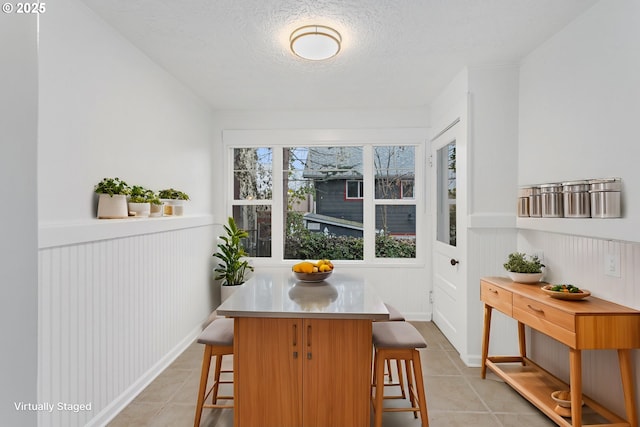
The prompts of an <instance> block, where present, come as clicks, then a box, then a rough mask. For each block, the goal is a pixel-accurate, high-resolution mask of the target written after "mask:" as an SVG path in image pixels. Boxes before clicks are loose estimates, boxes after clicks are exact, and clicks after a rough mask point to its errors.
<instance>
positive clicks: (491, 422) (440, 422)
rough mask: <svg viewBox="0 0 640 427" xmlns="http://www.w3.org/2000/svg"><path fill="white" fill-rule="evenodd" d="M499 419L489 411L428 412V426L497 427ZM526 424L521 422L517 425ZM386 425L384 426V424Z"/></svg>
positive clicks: (520, 426) (521, 426)
mask: <svg viewBox="0 0 640 427" xmlns="http://www.w3.org/2000/svg"><path fill="white" fill-rule="evenodd" d="M497 426H500V424H499V421H498V420H497V419H496V418H495V416H493V415H492V414H490V413H481V412H480V413H478V412H442V411H432V412H431V413H430V414H429V427H497ZM523 426H527V427H529V426H528V424H521V425H519V426H518V427H523ZM385 427H386V426H385Z"/></svg>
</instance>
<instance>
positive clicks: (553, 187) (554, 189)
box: [540, 182, 562, 193]
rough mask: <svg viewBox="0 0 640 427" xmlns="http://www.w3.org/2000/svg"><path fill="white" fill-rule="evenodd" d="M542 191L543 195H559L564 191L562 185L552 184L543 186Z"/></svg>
mask: <svg viewBox="0 0 640 427" xmlns="http://www.w3.org/2000/svg"><path fill="white" fill-rule="evenodd" d="M540 189H541V190H542V192H543V193H559V192H561V191H562V184H560V183H558V182H556V183H550V184H542V185H540Z"/></svg>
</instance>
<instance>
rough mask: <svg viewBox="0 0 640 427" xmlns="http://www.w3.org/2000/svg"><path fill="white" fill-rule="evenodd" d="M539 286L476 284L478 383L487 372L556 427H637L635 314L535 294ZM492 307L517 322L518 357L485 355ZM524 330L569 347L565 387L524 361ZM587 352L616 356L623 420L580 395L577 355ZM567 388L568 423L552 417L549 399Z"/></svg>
mask: <svg viewBox="0 0 640 427" xmlns="http://www.w3.org/2000/svg"><path fill="white" fill-rule="evenodd" d="M542 285H543V284H542V283H540V284H537V285H527V284H522V283H514V282H512V281H511V280H510V279H507V278H502V277H486V278H483V279H482V280H481V282H480V299H481V300H482V301H483V302H484V330H483V336H482V371H481V375H482V378H485V377H486V373H487V367H488V368H489V369H491V370H492V371H493V372H495V374H496V375H498V376H499V377H500V378H502V379H503V380H504V381H505V382H506V383H507V384H509V385H510V386H511V387H513V388H514V389H515V390H516V391H518V392H519V393H520V394H521V395H522V396H524V397H525V398H526V399H527V400H529V401H530V402H531V403H532V404H534V405H535V406H537V407H538V408H539V409H540V410H541V411H542V412H544V413H545V414H546V415H547V416H548V417H549V418H551V419H552V420H553V421H554V422H555V423H556V424H558V425H560V426H565V427H569V426H573V427H577V426H582V425H598V426H625V427H637V426H638V413H637V409H636V394H635V385H634V381H633V369H632V361H631V349H633V348H640V311H637V310H633V309H631V308H628V307H624V306H621V305H618V304H614V303H612V302H609V301H605V300H601V299H599V298H595V297H588V298H586V299H585V300H582V301H564V300H559V299H555V298H551V297H549V296H548V295H546V294H545V293H544V292H543V291H542V290H541V289H540V286H542ZM494 308H495V309H497V310H498V311H500V312H502V313H504V314H506V315H507V316H509V317H511V318H513V319H515V320H517V321H518V339H519V344H520V355H519V356H489V333H490V327H491V312H492V309H494ZM525 325H526V326H529V327H530V328H532V329H535V330H536V331H539V332H541V333H543V334H545V335H547V336H549V337H551V338H553V339H555V340H557V341H560V342H562V343H563V344H566V345H567V346H568V347H569V363H570V369H569V370H570V372H569V375H570V380H569V382H570V384H566V383H564V382H563V381H561V380H560V379H558V378H556V377H554V376H553V375H552V374H550V373H549V372H547V371H545V370H544V369H543V368H541V367H540V366H538V365H536V364H535V363H534V362H533V361H532V360H530V359H529V358H528V357H527V354H526V342H525V328H524V327H525ZM591 349H615V350H617V351H618V362H619V364H620V377H621V379H622V390H623V392H624V402H625V408H626V417H627V419H626V420H625V419H623V418H621V417H619V416H617V415H616V414H614V413H613V412H611V411H610V410H608V409H607V408H605V407H603V406H602V405H600V404H598V403H597V402H595V401H593V400H592V399H590V398H589V397H587V396H584V395H583V394H582V353H581V352H582V350H591ZM567 389H570V390H571V417H570V418H569V417H567V418H564V417H563V416H561V415H560V414H558V413H556V411H555V410H554V408H555V406H556V404H555V402H554V401H553V399H552V398H551V393H552V392H553V391H554V390H567ZM582 401H584V403H585V405H584V407H583V406H582V404H581V403H582ZM583 418H584V419H585V421H587V420H588V419H589V418H594V419H597V421H594V424H583ZM603 419H604V420H603ZM587 422H588V421H587Z"/></svg>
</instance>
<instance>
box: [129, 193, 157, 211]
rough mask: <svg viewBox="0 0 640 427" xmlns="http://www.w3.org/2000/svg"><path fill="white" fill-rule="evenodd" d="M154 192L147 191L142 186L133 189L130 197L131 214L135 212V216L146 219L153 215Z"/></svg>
mask: <svg viewBox="0 0 640 427" xmlns="http://www.w3.org/2000/svg"><path fill="white" fill-rule="evenodd" d="M152 197H153V191H151V190H147V189H146V188H144V187H142V186H140V185H134V186H133V187H131V194H130V195H129V212H133V213H134V215H133V216H140V217H146V216H149V215H150V214H151V201H150V200H151V198H152Z"/></svg>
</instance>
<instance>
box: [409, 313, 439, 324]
mask: <svg viewBox="0 0 640 427" xmlns="http://www.w3.org/2000/svg"><path fill="white" fill-rule="evenodd" d="M402 314H403V315H404V318H405V319H406V320H409V321H413V322H430V321H431V319H432V318H433V316H432V313H431V312H426V313H425V312H415V313H406V312H404V313H402Z"/></svg>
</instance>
